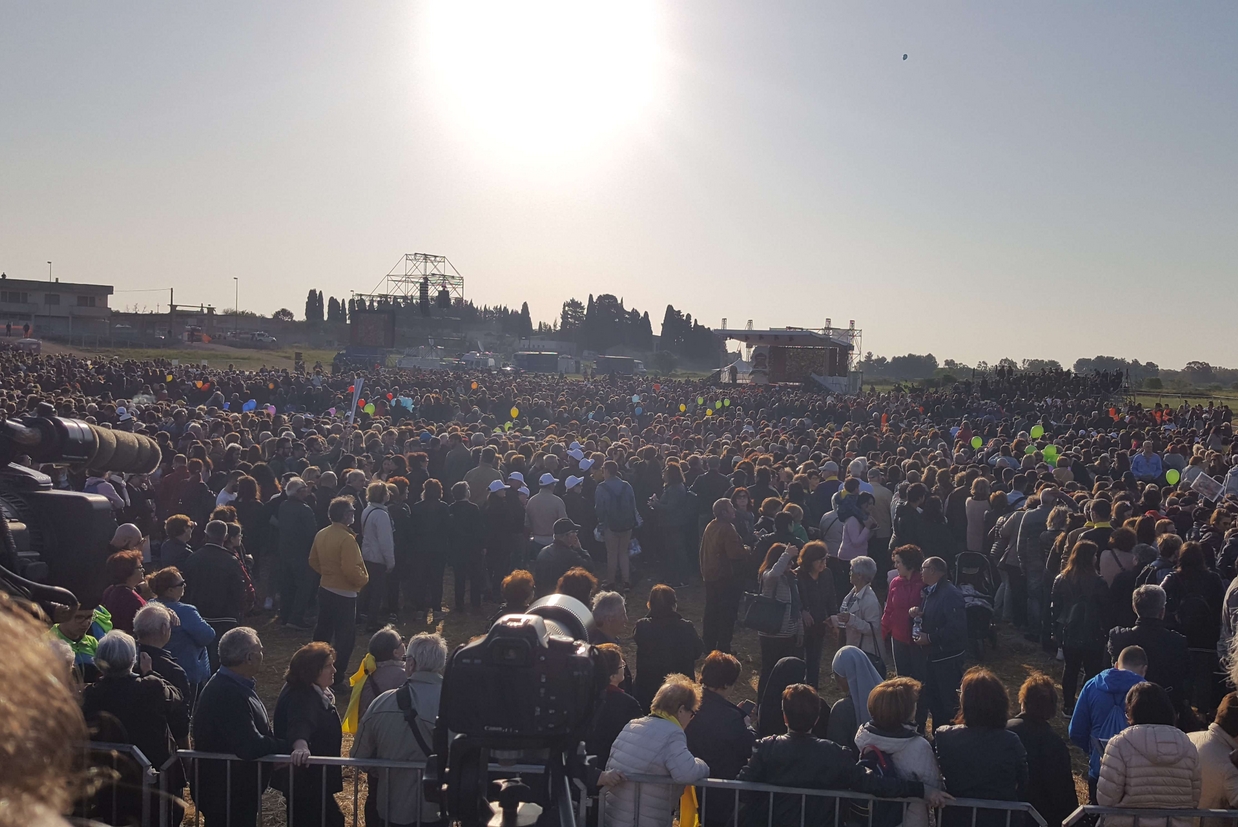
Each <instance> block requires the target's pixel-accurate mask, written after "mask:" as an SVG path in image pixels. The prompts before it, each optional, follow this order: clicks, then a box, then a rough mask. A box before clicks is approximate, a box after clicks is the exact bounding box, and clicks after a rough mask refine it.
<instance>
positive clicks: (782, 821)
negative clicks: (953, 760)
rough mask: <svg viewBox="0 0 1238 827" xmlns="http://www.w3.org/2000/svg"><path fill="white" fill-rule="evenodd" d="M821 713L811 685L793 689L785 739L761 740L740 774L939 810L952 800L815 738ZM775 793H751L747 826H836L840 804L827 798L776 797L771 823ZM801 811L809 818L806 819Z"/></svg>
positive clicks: (785, 696)
mask: <svg viewBox="0 0 1238 827" xmlns="http://www.w3.org/2000/svg"><path fill="white" fill-rule="evenodd" d="M820 712H821V698H820V697H819V696H818V695H817V691H816V690H815V689H813V688H812V687H811V686H808V685H807V684H802V683H800V684H792V685H791V686H788V687H787V688H786V690H784V691H783V693H782V715H783V718H784V719H785V720H786V723H787V730H788V731H787V733H786V734H785V735H772V736H770V737H768V738H762V739H761V740H760V741H757V744H756V748H755V749H754V750H753V753H752V758H751V759H749V761H748V765H747V766H746V767H744V768H743V769H742V770H740V771H739V780H740V781H749V782H754V783H758V784H776V785H778V786H783V787H806V788H809V789H817V790H855V791H856V792H862V793H869V794H871V795H880V796H887V797H890V798H921V797H927V798H928V799H929V801H930V803H931V804H932V805H933V806H938V805H939V803H940V802H942V801H946V800H949V796H947V795H945V794H944V793H942V792H940V791H939V790H933V789H926V788H925V786H924V784H922V783H921V782H919V781H911V780H905V779H902V778H882V777H879V776H877V775H874V774H873V773H871V772H870V771H869V770H868V769H866V768H864V767H862V766H860V765H859V764H857V763H856V762H855V760H854V759H853V758H852V757H851V753H850V752H848V751H847V750H846V748H844V747H840V746H839V745H838V744H835V743H834V742H832V741H826V740H824V739H821V738H817V737H816V736H814V735H813V734H812V727H813V724H815V723H816V722H817V717H818V715H819V714H820ZM769 795H771V794H770V793H748V794H747V795H746V796H745V800H744V815H745V819H744V821H745V823H746V824H748V825H752V827H756V825H764V824H768V825H769V826H770V827H783V825H786V827H791V825H799V824H813V825H821V827H832V825H834V823H835V822H834V813H835V808H834V805H835V802H834V800H833V799H831V798H828V797H825V796H808V797H807V798H804V799H801V797H800V796H799V795H774V802H773V812H772V818H770V801H769ZM801 806H802V807H803V818H802V820H801Z"/></svg>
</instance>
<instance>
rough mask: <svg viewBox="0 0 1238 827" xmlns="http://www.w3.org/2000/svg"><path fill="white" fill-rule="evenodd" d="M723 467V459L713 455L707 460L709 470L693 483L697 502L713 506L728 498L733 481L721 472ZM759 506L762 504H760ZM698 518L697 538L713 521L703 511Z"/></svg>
mask: <svg viewBox="0 0 1238 827" xmlns="http://www.w3.org/2000/svg"><path fill="white" fill-rule="evenodd" d="M721 466H722V457H716V456H713V455H712V454H711V455H710V456H708V457H706V458H705V467H706V468H707V469H708V470H707V471H706V472H705V473H704V474H701V475H700V476H699V477H697V478H696V479H695V480H693V482H692V493H693V494H695V495H696V502H698V503H709V504H710V505H712V504H713V503H714V502H715V501H716V500H718V498H720V497H725V496H726V492H727V491H729V490H730V488H731V481H730V480H729V479H727V478H726V475H724V474H723V473H722V472H721V471H720V470H719V469H720V468H721ZM757 505H760V503H759V502H758V503H757ZM698 516H699V519H698V525H697V534H696V536H697V537H700V536H701V533H702V532H704V531H705V526H706V524H707V523H709V521H710V519H712V515H711V514H710V513H709V512H704V511H703V512H702V513H701V514H700V515H698Z"/></svg>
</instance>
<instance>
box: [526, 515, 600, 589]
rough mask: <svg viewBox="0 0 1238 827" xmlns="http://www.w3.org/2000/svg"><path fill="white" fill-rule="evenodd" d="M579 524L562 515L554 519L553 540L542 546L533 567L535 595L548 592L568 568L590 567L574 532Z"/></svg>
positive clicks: (578, 529) (577, 529)
mask: <svg viewBox="0 0 1238 827" xmlns="http://www.w3.org/2000/svg"><path fill="white" fill-rule="evenodd" d="M578 531H580V526H578V525H576V524H575V523H574V522H572V521H571V520H569V519H568V518H566V517H564V518H562V519H560V520H555V524H554V533H555V534H554V542H553V543H551V544H550V545H548V546H546V547H545V548H543V549H542V550H541V551H540V552H538V555H537V562H536V563H535V564H534V568H533V584H534V586H535V587H536V589H537V592H536V594H537V596H538V597H542V596H543V595H547V594H550V593H551V592H553V591H554V590H555V587H556V586H557V585H558V583H559V578H560V577H562V576H563V575H564V574H566V573H567V570H568V569H572V568H576V567H577V566H580V567H581V568H585V569H588V568H590V561H589V558H588V557H587V556H585V554H584V551H583V550H582V549H581V547H580V538H579V537H578V536H577V534H576V532H578Z"/></svg>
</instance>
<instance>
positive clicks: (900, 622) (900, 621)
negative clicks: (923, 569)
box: [881, 571, 924, 643]
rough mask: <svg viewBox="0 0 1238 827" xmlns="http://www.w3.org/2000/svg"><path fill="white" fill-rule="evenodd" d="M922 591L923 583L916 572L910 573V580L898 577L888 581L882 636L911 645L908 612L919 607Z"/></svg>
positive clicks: (882, 618) (882, 616) (909, 616)
mask: <svg viewBox="0 0 1238 827" xmlns="http://www.w3.org/2000/svg"><path fill="white" fill-rule="evenodd" d="M923 589H924V581H923V580H921V579H920V572H918V571H917V572H913V573H912V575H911V579H910V580H908V579H906V578H904V577H902V576H899V577H895V578H894V579H893V580H891V581H890V591H889V592H888V593H887V594H886V609H885V611H884V612H883V613H882V615H881V633H882V634H883V635H884V636H886V637H893V638H894V639H895V640H898V641H902V642H903V643H911V615H909V614H908V612H910V611H911V610H912V608H914V607H916V606H919V605H920V592H921V591H922V590H923Z"/></svg>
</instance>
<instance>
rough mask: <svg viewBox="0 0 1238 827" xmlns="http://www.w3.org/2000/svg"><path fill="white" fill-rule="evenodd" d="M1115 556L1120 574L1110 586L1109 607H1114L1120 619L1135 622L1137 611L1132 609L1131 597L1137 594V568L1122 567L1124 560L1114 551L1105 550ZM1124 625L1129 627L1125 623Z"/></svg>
mask: <svg viewBox="0 0 1238 827" xmlns="http://www.w3.org/2000/svg"><path fill="white" fill-rule="evenodd" d="M1105 550H1106V551H1108V552H1109V553H1110V554H1112V555H1113V561H1114V562H1115V563H1117V564H1118V573H1117V574H1116V575H1114V578H1113V582H1112V583H1110V584H1109V605H1110V606H1113V607H1114V609H1115V611H1116V612H1117V613H1118V615H1119V617H1124V618H1125V619H1126V620H1130V621H1132V622H1133V615H1134V613H1135V610H1134V609H1132V608H1131V595H1132V594H1134V592H1135V567H1134V566H1131V567H1130V568H1129V569H1128V568H1126V567H1125V566H1123V565H1122V558H1121V557H1119V556H1118V553H1117V552H1116V551H1114V550H1113V549H1105ZM1122 625H1124V626H1125V625H1129V624H1128V623H1123V624H1122Z"/></svg>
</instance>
